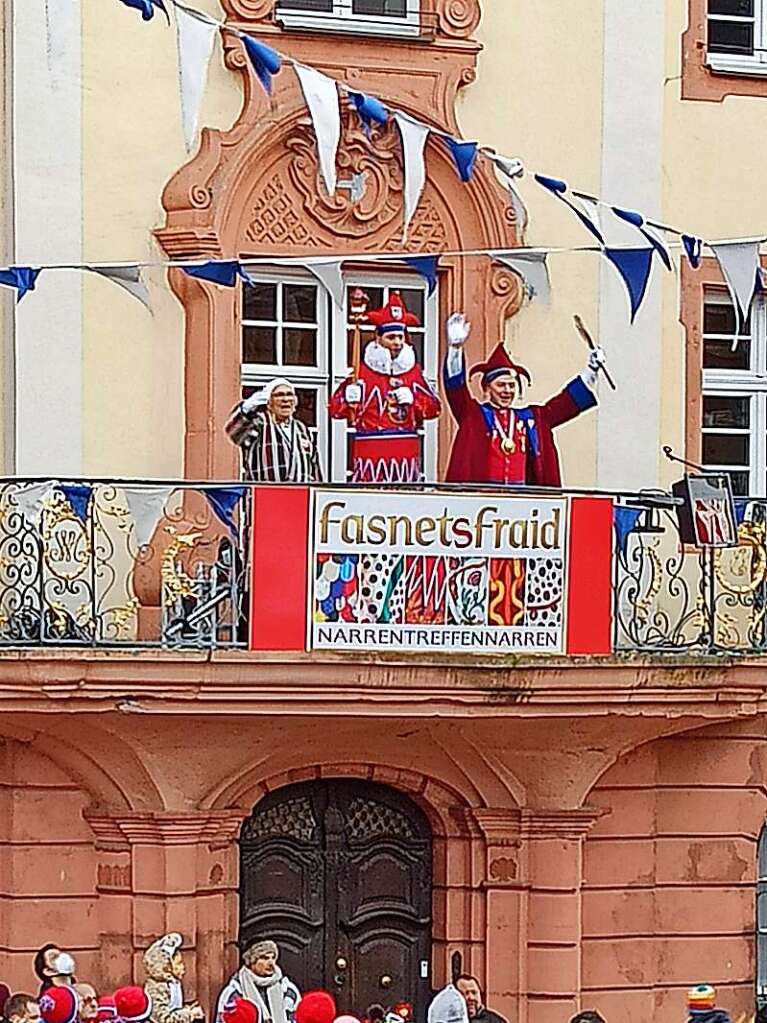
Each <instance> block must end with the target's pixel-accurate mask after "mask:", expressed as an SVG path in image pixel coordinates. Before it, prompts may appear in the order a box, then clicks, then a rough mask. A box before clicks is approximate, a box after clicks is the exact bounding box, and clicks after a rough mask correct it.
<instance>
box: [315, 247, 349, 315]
mask: <svg viewBox="0 0 767 1023" xmlns="http://www.w3.org/2000/svg"><path fill="white" fill-rule="evenodd" d="M341 265H342V263H341V260H340V259H311V260H307V262H306V268H307V270H310V271H311V272H312V273H313V274H314V276H315V277H316V278H317V280H318V281H319V282H320V284H321V285H322V286H323V288H325V290H326V291H327V293H328V294H329V295H330V297H331V298H332V299H333V301H334V302H335V304H336V305H337V306H338V308H339V309H343V307H344V297H345V291H346V289H345V285H344V275H343V274H342V273H341Z"/></svg>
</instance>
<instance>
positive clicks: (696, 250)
mask: <svg viewBox="0 0 767 1023" xmlns="http://www.w3.org/2000/svg"><path fill="white" fill-rule="evenodd" d="M682 245H684V251H685V254H686V256H687V259H688V261H689V263H690V266H691V267H692V268H693V270H697V269H698V267H699V266H700V256H701V250H702V249H703V242H702V241H701V239H700V238H696V237H695V235H692V234H683V235H682Z"/></svg>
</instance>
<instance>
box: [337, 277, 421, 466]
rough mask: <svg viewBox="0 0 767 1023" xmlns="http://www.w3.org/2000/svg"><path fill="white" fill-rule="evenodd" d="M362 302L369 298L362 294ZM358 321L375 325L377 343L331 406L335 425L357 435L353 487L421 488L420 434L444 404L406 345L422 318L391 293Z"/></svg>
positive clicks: (353, 445) (353, 439)
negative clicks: (390, 485) (409, 333)
mask: <svg viewBox="0 0 767 1023" xmlns="http://www.w3.org/2000/svg"><path fill="white" fill-rule="evenodd" d="M356 294H357V298H356V300H357V301H359V300H360V294H359V293H356ZM361 297H362V298H363V299H364V298H366V297H367V296H365V295H364V293H362V296H361ZM352 301H353V302H354V301H355V296H354V295H353V296H352ZM362 308H363V310H364V305H363V307H362ZM359 319H360V320H361V321H362V322H366V323H372V324H374V325H375V328H376V338H375V340H373V341H370V342H369V343H368V345H367V346H366V348H365V351H364V354H363V356H362V360H361V365H360V366H359V367H356V366H353V367H352V371H351V373H350V375H349V376H348V377H347V378H346V380H344V382H343V383H342V384H340V386H339V387H338V388H337V389H336V391H335V393H334V394H333V397H332V398H331V399H330V402H329V404H328V410H329V412H330V415H331V416H332V417H333V419H346V420H348V422H349V423H350V424H351V425H352V426H353V427H354V430H355V432H354V433H353V434H352V436H351V456H352V458H351V460H352V477H351V480H352V483H417V482H418V481H419V480H420V479H421V444H420V439H419V437H418V430H419V429H420V427H421V425H422V424H423V422H424V420H426V419H435V418H436V417H437V416H438V415H439V414H440V411H441V405H440V400H439V398H438V397H437V395H436V394H435V393H434V391H433V390H432V389H431V387H430V385H429V383H428V382H427V380H426V378H425V377H424V375H423V370H422V369H421V367H420V366H419V365H418V363H417V362H416V356H415V350H414V349H413V346H412V345H411V344H410V343H409V342H408V339H407V328H408V327H413V326H417V325H418V318H417V317H416V316H414V315H413V313H411V312H408V310H407V309H406V308H405V305H404V303H403V302H402V299H401V298H400V296H399V295H398V294H397V292H392V293H391V295H390V297H389V301H388V302H387V304H386V305H385V306H383V307H382V308H381V309H375V310H373V311H372V312H369V313H364V312H363V315H362V316H360V317H359ZM357 329H358V328H357Z"/></svg>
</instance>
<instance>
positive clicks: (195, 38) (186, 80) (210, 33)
mask: <svg viewBox="0 0 767 1023" xmlns="http://www.w3.org/2000/svg"><path fill="white" fill-rule="evenodd" d="M217 31H218V25H216V24H213V23H211V22H210V21H207V20H203V19H202V18H198V17H195V16H194V15H192V14H189V13H188V12H187V11H186V10H185V9H184V8H183V7H178V6H176V38H177V41H178V79H179V85H180V88H181V120H182V123H183V126H184V139H185V141H186V148H187V152H189V153H191V152H192V150H193V149H194V147H195V142H196V140H197V126H198V123H199V120H200V107H201V105H202V95H203V92H204V91H205V82H206V80H207V78H208V64H209V63H210V57H211V54H212V53H213V40H214V38H215V35H216V32H217Z"/></svg>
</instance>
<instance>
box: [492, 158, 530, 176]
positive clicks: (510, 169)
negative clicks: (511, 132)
mask: <svg viewBox="0 0 767 1023" xmlns="http://www.w3.org/2000/svg"><path fill="white" fill-rule="evenodd" d="M487 155H488V156H489V157H490V159H491V160H492V161H493V163H494V164H495V166H496V167H497V168H498V170H499V171H500V172H501V174H504V175H505V176H506V177H507V178H519V177H521V176H522V175H523V174H524V172H525V165H524V164H523V163H522V161H521V160H517V159H516V157H514V158H512V157H508V156H501V155H500V153H488V154H487Z"/></svg>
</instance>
